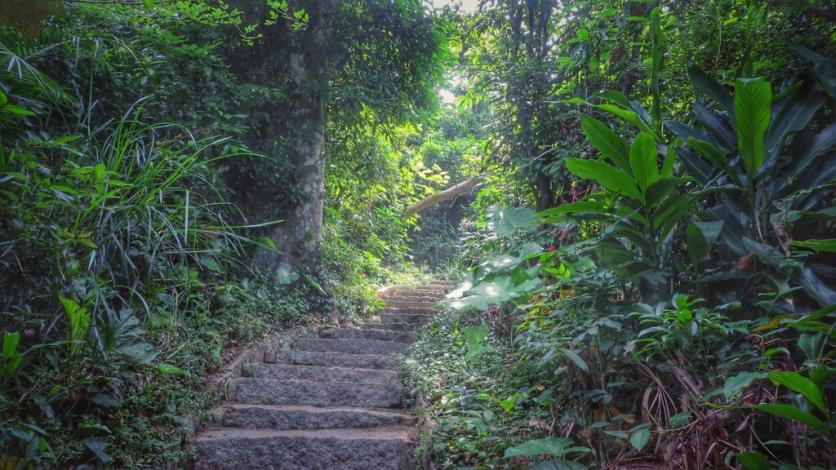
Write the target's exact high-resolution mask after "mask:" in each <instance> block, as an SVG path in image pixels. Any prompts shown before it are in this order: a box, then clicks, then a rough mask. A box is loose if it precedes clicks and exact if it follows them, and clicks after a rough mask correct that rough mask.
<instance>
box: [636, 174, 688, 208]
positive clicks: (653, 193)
mask: <svg viewBox="0 0 836 470" xmlns="http://www.w3.org/2000/svg"><path fill="white" fill-rule="evenodd" d="M688 180H689V178H660V179H658V180H656V181H655V182H654V183H653V184H651V185H650V186H648V187H647V192H646V194H645V200H646V204H647V206H648V207H655V206H657V205H658V204H661V203H663V202H665V200H666V199H667V197H668V195H670V194H671V191H673V189H674V188H675V187H676V186H677V185H678V184H680V183H684V182H686V181H688Z"/></svg>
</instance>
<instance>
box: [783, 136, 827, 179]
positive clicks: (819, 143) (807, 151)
mask: <svg viewBox="0 0 836 470" xmlns="http://www.w3.org/2000/svg"><path fill="white" fill-rule="evenodd" d="M834 146H836V123H833V124H831V125H829V126H827V127H825V128H824V129H822V131H821V132H819V133H818V134H816V136H815V137H813V138H812V139H810V140H809V141H808V142H807V145H805V146H804V147H803V149H802V150H801V151H800V152H799V153H798V155H796V157H795V158H794V159H793V164H792V166H790V168H788V169H787V172H786V176H787V178H789V180H794V179H795V178H798V177H799V176H800V175H801V174H802V173H804V170H806V169H807V167H808V166H810V164H811V163H812V162H814V161H815V160H816V158H817V157H819V156H821V155H824V154H826V153H828V152H829V151H830V150H832V149H833V147H834Z"/></svg>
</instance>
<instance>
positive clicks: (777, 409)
mask: <svg viewBox="0 0 836 470" xmlns="http://www.w3.org/2000/svg"><path fill="white" fill-rule="evenodd" d="M754 408H755V409H757V410H760V411H765V412H767V413H770V414H773V415H775V416H780V417H782V418H788V419H791V420H793V421H798V422H799V423H803V424H806V425H807V426H810V427H811V428H813V429H815V430H817V431H819V432H821V433H822V434H824V435H825V436H830V431H828V429H827V426H825V424H824V423H823V422H822V421H821V420H820V419H818V418H816V417H815V416H813V414H812V413H810V412H809V411H804V410H802V409H800V408H796V407H795V406H792V405H785V404H782V403H769V404H764V405H755V406H754Z"/></svg>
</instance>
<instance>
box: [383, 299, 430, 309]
mask: <svg viewBox="0 0 836 470" xmlns="http://www.w3.org/2000/svg"><path fill="white" fill-rule="evenodd" d="M384 304H385V305H386V308H437V305H438V303H437V302H433V301H429V300H425V301H411V300H400V299H397V298H395V299H391V300H386V301H385V302H384Z"/></svg>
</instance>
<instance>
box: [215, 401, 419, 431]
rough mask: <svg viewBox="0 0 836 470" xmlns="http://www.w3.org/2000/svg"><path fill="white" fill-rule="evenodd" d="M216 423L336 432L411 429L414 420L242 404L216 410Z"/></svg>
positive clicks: (343, 409)
mask: <svg viewBox="0 0 836 470" xmlns="http://www.w3.org/2000/svg"><path fill="white" fill-rule="evenodd" d="M215 415H216V416H217V417H218V424H219V425H221V426H224V427H228V428H252V429H259V428H260V429H278V430H290V429H300V430H306V429H339V428H371V427H375V426H412V425H414V424H415V417H414V416H411V415H409V414H406V413H398V412H394V411H388V410H373V409H369V408H352V407H348V406H328V407H317V406H305V405H244V404H240V403H234V404H229V405H225V406H223V407H221V408H219V409H218V410H217V411H216V412H215Z"/></svg>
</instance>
